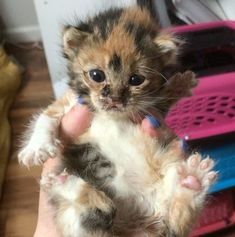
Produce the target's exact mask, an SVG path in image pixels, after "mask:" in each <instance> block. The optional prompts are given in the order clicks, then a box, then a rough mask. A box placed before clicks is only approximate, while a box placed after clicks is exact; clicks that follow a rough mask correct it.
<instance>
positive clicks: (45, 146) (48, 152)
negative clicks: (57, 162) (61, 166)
mask: <svg viewBox="0 0 235 237" xmlns="http://www.w3.org/2000/svg"><path fill="white" fill-rule="evenodd" d="M60 144H61V143H60V141H59V140H58V139H55V140H54V141H52V139H50V140H44V139H42V140H41V141H40V140H36V139H35V140H33V139H31V141H30V142H29V143H28V145H27V146H26V147H24V148H23V150H21V151H20V153H19V155H18V159H19V162H20V164H23V165H25V166H32V165H41V164H42V163H43V162H45V161H46V160H47V159H48V158H49V157H51V158H53V157H55V156H57V155H58V154H59V152H60Z"/></svg>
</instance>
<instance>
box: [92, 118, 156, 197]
mask: <svg viewBox="0 0 235 237" xmlns="http://www.w3.org/2000/svg"><path fill="white" fill-rule="evenodd" d="M89 137H90V143H92V144H96V145H97V146H98V147H99V149H100V151H101V153H102V154H103V155H104V157H106V158H107V159H108V160H109V161H110V162H111V163H113V164H114V166H115V170H116V176H115V178H114V180H113V185H114V186H116V187H117V188H118V189H119V192H120V191H121V193H123V195H125V193H126V194H127V193H128V194H130V192H132V191H133V189H134V190H135V191H137V190H138V192H141V191H142V190H141V187H145V188H144V189H145V191H146V190H147V189H148V187H149V186H150V184H151V186H152V184H153V182H154V178H155V177H153V176H151V174H152V172H151V171H152V169H153V167H150V164H149V163H148V160H147V159H146V155H147V153H151V147H152V146H154V145H156V143H155V142H154V141H153V139H151V138H150V137H147V136H145V135H144V134H143V132H142V131H141V128H140V126H137V125H134V124H133V123H132V122H130V121H128V120H127V119H125V118H112V117H108V116H107V115H105V114H98V115H96V116H95V118H94V121H93V123H92V125H91V128H90V130H89ZM152 152H153V151H152ZM149 155H152V154H149ZM125 189H126V190H125Z"/></svg>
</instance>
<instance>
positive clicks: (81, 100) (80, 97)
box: [78, 96, 86, 105]
mask: <svg viewBox="0 0 235 237" xmlns="http://www.w3.org/2000/svg"><path fill="white" fill-rule="evenodd" d="M78 103H79V104H81V105H84V104H86V101H85V100H84V98H83V97H82V96H78Z"/></svg>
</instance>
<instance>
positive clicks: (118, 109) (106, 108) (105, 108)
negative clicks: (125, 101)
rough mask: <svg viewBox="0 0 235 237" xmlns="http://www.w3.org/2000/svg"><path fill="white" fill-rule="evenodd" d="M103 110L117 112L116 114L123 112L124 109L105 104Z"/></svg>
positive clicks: (118, 105)
mask: <svg viewBox="0 0 235 237" xmlns="http://www.w3.org/2000/svg"><path fill="white" fill-rule="evenodd" d="M103 109H104V110H106V111H117V112H122V111H124V107H123V105H122V104H107V105H104V106H103Z"/></svg>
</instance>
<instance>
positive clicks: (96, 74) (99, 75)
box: [89, 69, 105, 83]
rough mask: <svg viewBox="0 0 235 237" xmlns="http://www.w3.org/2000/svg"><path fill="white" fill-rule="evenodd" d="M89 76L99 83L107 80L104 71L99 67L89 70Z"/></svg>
mask: <svg viewBox="0 0 235 237" xmlns="http://www.w3.org/2000/svg"><path fill="white" fill-rule="evenodd" d="M89 76H90V78H91V79H92V80H94V81H95V82H98V83H100V82H103V81H104V80H105V74H104V72H103V71H101V70H99V69H94V70H91V71H89Z"/></svg>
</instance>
